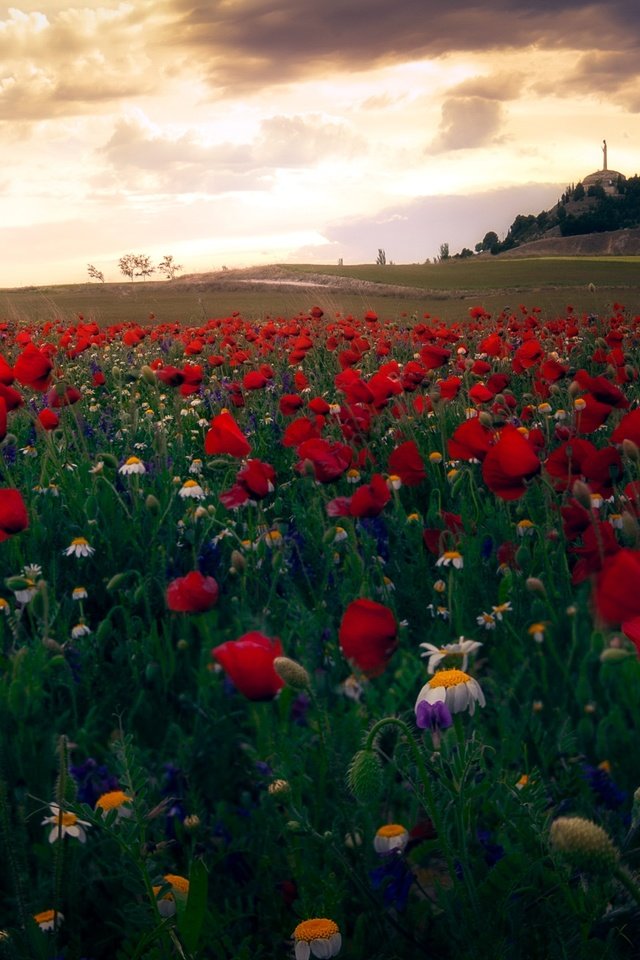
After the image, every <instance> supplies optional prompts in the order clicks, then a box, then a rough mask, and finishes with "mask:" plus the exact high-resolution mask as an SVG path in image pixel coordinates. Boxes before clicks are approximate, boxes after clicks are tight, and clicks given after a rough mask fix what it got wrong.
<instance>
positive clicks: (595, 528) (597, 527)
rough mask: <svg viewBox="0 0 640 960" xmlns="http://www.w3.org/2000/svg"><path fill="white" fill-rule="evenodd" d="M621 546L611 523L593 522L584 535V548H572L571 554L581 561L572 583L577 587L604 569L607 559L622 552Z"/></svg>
mask: <svg viewBox="0 0 640 960" xmlns="http://www.w3.org/2000/svg"><path fill="white" fill-rule="evenodd" d="M620 549H621V548H620V544H619V543H618V541H617V540H616V535H615V532H614V529H613V527H612V526H611V524H610V523H603V522H602V521H599V520H593V521H592V523H591V524H590V526H588V527H587V529H586V530H585V531H584V533H583V535H582V546H581V547H571V548H570V552H571V553H574V554H576V556H578V557H579V558H580V559H579V560H578V562H577V563H576V565H575V567H574V568H573V573H572V575H571V583H572V584H573V585H574V586H576V585H577V584H579V583H582V582H583V580H586V579H587V577H588V576H590V574H592V573H597V572H598V571H599V570H601V569H602V565H603V563H604V561H605V558H606V557H611V556H613V554H615V553H617V552H618V551H619V550H620Z"/></svg>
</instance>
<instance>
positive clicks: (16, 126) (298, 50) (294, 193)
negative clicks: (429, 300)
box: [0, 0, 640, 286]
mask: <svg viewBox="0 0 640 960" xmlns="http://www.w3.org/2000/svg"><path fill="white" fill-rule="evenodd" d="M639 47H640V5H639V4H638V3H637V0H599V2H596V3H592V4H589V3H586V4H585V3H584V2H583V0H553V2H552V0H497V2H496V0H494V2H493V3H491V4H490V5H489V4H488V0H483V3H482V4H481V3H480V2H479V0H448V2H446V3H443V2H441V0H438V2H436V0H321V2H320V0H208V2H204V0H122V2H117V0H116V2H111V3H103V4H100V3H99V0H98V3H97V4H96V3H95V2H94V0H92V2H90V3H89V2H85V0H16V5H15V6H4V5H0V125H1V128H2V130H1V137H2V140H1V142H2V146H3V149H2V154H1V156H2V163H1V164H0V188H1V189H0V253H1V256H0V286H21V285H25V284H31V283H56V282H81V281H83V280H85V279H86V278H87V273H86V266H87V263H89V262H90V263H93V264H94V265H95V266H96V267H97V268H98V269H100V270H103V271H104V273H105V274H106V277H107V280H118V279H122V277H121V275H120V274H119V272H118V265H117V261H118V258H119V257H120V256H121V255H122V254H124V253H128V252H136V253H137V252H141V253H146V254H148V255H150V256H151V257H152V259H153V261H154V262H157V261H159V260H160V259H161V258H162V257H163V256H164V255H165V254H170V255H173V256H174V257H175V259H176V260H177V261H178V262H179V263H181V264H182V265H183V266H184V268H185V272H195V271H200V270H208V269H219V268H220V267H221V266H222V265H226V266H229V267H231V266H235V265H238V266H240V265H242V266H250V265H254V264H258V263H271V262H276V261H286V260H289V261H306V262H318V263H322V262H325V263H335V262H336V261H337V259H338V258H339V257H343V258H344V260H345V262H347V263H359V262H373V261H374V260H375V258H376V254H377V251H378V248H380V247H382V248H384V249H385V250H386V254H387V258H388V259H390V260H393V261H395V262H397V263H404V262H422V261H424V260H425V259H427V258H428V257H433V256H435V255H436V254H437V253H438V250H439V247H440V244H441V243H443V242H447V243H449V245H450V249H451V252H452V253H453V252H456V251H458V250H460V249H461V248H462V247H463V246H468V247H471V248H473V246H475V244H476V243H477V242H478V241H479V240H481V239H482V237H483V236H484V234H485V233H486V232H487V231H488V230H496V232H497V233H498V234H500V235H503V234H504V232H505V231H506V229H507V228H508V226H509V224H510V223H511V221H512V220H513V218H514V216H515V215H516V214H517V213H538V212H539V211H540V210H542V209H547V208H549V207H550V206H552V205H553V203H554V202H555V200H556V199H557V197H558V194H559V192H561V191H562V189H564V187H565V186H566V185H567V184H569V183H572V182H576V181H577V180H579V179H580V178H581V177H583V176H585V175H586V174H588V173H590V172H593V171H594V170H597V169H599V168H600V167H601V166H602V152H601V145H602V140H603V138H606V139H607V143H608V159H609V167H610V168H613V169H616V170H619V171H621V172H623V173H625V174H627V175H632V174H634V173H638V172H640V163H639V162H638V159H639V156H640V154H639V150H640V73H639V68H638V64H639V63H640V57H639V52H640V51H639V49H638V48H639Z"/></svg>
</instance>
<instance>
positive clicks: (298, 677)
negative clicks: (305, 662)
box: [273, 657, 311, 690]
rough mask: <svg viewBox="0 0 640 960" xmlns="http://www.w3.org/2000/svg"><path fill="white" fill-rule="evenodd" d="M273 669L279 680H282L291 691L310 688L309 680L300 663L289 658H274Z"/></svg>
mask: <svg viewBox="0 0 640 960" xmlns="http://www.w3.org/2000/svg"><path fill="white" fill-rule="evenodd" d="M273 669H274V670H275V672H276V673H277V674H278V676H279V677H280V679H281V680H284V682H285V683H286V685H287V686H288V687H291V689H292V690H307V689H308V688H309V687H310V686H311V678H310V676H309V674H308V673H307V671H306V670H305V668H304V667H303V666H302V664H301V663H298V662H297V661H296V660H291V659H290V658H289V657H276V658H275V660H274V661H273Z"/></svg>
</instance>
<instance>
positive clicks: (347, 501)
mask: <svg viewBox="0 0 640 960" xmlns="http://www.w3.org/2000/svg"><path fill="white" fill-rule="evenodd" d="M390 499H391V493H390V492H389V487H388V486H387V481H386V480H385V478H384V477H383V476H382V474H380V473H374V474H373V476H372V477H371V483H366V484H363V485H362V486H361V487H358V489H357V490H356V492H355V493H354V494H353V496H352V497H336V499H335V500H330V501H329V503H328V504H327V507H326V509H327V513H328V515H329V516H330V517H377V516H378V515H379V514H380V513H382V511H383V510H384V508H385V506H386V504H387V503H388V502H389V500H390Z"/></svg>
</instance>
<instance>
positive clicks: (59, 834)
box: [42, 803, 91, 843]
mask: <svg viewBox="0 0 640 960" xmlns="http://www.w3.org/2000/svg"><path fill="white" fill-rule="evenodd" d="M49 810H50V811H51V816H50V817H45V818H44V820H43V821H42V823H43V825H44V824H51V830H50V831H49V843H55V842H56V840H62V839H63V838H64V837H74V838H75V839H76V840H79V841H80V843H84V842H85V840H86V839H87V834H86V831H85V829H84V828H85V827H89V826H91V824H90V823H89V822H88V820H80V819H79V817H77V816H76V814H75V813H72V812H71V811H70V810H61V809H60V806H59V805H58V804H57V803H50V804H49Z"/></svg>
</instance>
